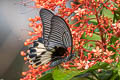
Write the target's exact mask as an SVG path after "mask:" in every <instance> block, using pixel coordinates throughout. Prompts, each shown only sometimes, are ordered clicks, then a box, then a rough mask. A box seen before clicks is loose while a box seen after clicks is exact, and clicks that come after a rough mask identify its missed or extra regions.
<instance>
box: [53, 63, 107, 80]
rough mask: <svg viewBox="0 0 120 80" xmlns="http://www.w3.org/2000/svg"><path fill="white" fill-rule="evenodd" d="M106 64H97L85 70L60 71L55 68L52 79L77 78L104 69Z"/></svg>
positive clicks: (65, 79)
mask: <svg viewBox="0 0 120 80" xmlns="http://www.w3.org/2000/svg"><path fill="white" fill-rule="evenodd" d="M107 65H108V64H107V63H103V62H99V63H97V64H95V65H94V66H92V67H91V68H89V69H87V70H82V71H81V70H77V69H76V70H75V69H74V70H64V69H62V70H60V69H58V68H55V69H54V71H53V79H54V80H70V79H72V78H73V77H75V76H77V75H82V74H85V73H87V72H92V71H95V70H97V69H101V68H105V67H106V66H107Z"/></svg>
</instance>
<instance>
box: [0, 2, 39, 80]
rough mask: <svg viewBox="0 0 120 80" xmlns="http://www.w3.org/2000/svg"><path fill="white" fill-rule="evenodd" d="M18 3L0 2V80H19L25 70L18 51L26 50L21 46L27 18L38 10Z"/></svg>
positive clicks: (27, 28) (26, 35)
mask: <svg viewBox="0 0 120 80" xmlns="http://www.w3.org/2000/svg"><path fill="white" fill-rule="evenodd" d="M24 1H29V0H24ZM24 1H23V2H24ZM20 2H21V0H0V80H2V79H3V80H19V78H20V77H21V72H22V71H25V70H26V69H27V67H26V65H24V60H23V57H22V56H20V51H21V50H25V49H26V48H27V47H25V46H24V45H23V44H24V41H25V39H27V38H28V34H27V33H28V31H27V30H29V27H28V23H29V22H28V18H29V17H34V16H36V15H38V10H36V9H32V8H28V7H27V6H24V5H20V4H18V3H20Z"/></svg>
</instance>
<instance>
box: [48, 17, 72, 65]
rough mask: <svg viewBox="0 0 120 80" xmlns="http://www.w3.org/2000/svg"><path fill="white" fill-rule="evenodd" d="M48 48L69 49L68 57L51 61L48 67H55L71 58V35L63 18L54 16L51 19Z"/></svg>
mask: <svg viewBox="0 0 120 80" xmlns="http://www.w3.org/2000/svg"><path fill="white" fill-rule="evenodd" d="M48 43H49V44H48V47H54V46H60V47H64V48H66V49H67V48H68V47H70V48H71V52H70V54H69V56H66V57H64V58H61V59H59V60H56V61H53V62H52V63H51V65H50V66H56V65H58V64H60V63H61V62H65V61H68V60H70V59H71V57H72V46H73V45H72V35H71V32H70V29H69V27H68V25H67V23H66V22H65V21H64V19H63V18H61V17H59V16H56V15H54V16H53V17H52V19H51V31H50V35H49V38H48Z"/></svg>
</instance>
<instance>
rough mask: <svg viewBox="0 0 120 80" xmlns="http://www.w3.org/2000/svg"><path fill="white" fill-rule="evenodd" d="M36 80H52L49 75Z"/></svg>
mask: <svg viewBox="0 0 120 80" xmlns="http://www.w3.org/2000/svg"><path fill="white" fill-rule="evenodd" d="M37 80H54V79H53V77H52V74H51V73H48V74H45V75H44V76H42V77H41V78H39V79H37Z"/></svg>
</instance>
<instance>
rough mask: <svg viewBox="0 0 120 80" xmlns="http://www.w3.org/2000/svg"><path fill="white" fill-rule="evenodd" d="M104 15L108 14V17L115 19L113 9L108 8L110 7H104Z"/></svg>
mask: <svg viewBox="0 0 120 80" xmlns="http://www.w3.org/2000/svg"><path fill="white" fill-rule="evenodd" d="M102 13H103V15H104V16H107V17H108V18H112V19H113V17H114V15H113V14H112V11H110V10H108V9H106V8H103V12H102Z"/></svg>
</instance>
